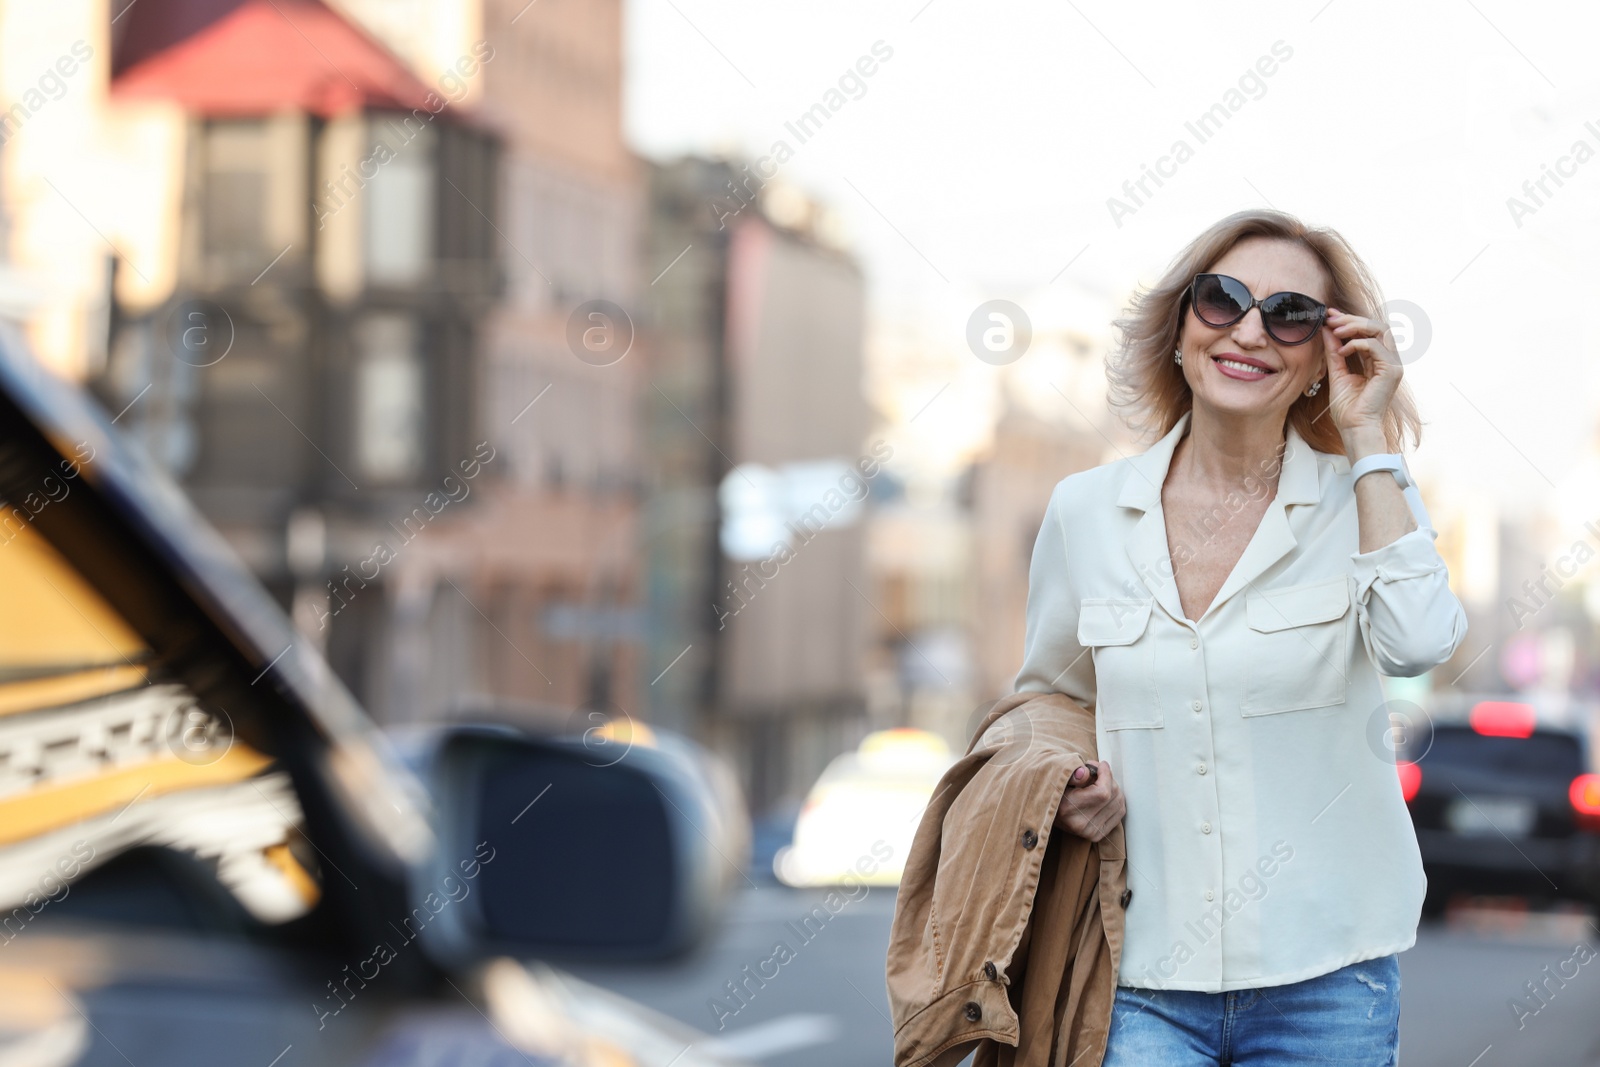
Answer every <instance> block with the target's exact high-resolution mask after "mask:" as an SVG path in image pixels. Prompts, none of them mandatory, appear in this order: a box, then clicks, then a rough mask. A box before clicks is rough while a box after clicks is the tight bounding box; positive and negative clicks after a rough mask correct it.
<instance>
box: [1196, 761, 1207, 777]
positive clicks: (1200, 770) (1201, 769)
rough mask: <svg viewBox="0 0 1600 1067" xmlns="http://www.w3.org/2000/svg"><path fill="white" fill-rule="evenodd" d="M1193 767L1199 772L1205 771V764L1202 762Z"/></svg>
mask: <svg viewBox="0 0 1600 1067" xmlns="http://www.w3.org/2000/svg"><path fill="white" fill-rule="evenodd" d="M1195 769H1196V770H1198V771H1199V772H1200V773H1201V774H1204V773H1206V765H1205V764H1204V763H1202V764H1200V766H1199V767H1197V768H1195Z"/></svg>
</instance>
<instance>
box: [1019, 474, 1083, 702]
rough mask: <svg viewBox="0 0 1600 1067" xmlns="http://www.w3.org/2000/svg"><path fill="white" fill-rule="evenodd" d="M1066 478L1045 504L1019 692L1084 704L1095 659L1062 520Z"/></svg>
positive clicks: (1031, 569) (1032, 572) (1031, 583)
mask: <svg viewBox="0 0 1600 1067" xmlns="http://www.w3.org/2000/svg"><path fill="white" fill-rule="evenodd" d="M1065 491H1066V482H1065V481H1063V482H1061V483H1059V484H1057V486H1056V488H1055V491H1054V492H1052V493H1051V494H1050V504H1049V506H1048V507H1046V508H1045V514H1044V522H1043V523H1042V524H1041V525H1040V527H1039V536H1038V537H1037V538H1036V539H1035V540H1034V543H1033V559H1032V561H1031V562H1030V563H1029V565H1028V611H1027V632H1026V635H1025V636H1024V638H1023V654H1022V670H1021V671H1020V672H1018V674H1017V680H1016V689H1017V691H1019V692H1024V691H1025V692H1036V693H1049V692H1057V693H1064V694H1066V695H1067V696H1068V697H1069V698H1071V699H1072V700H1075V701H1077V702H1078V703H1080V704H1082V705H1083V706H1084V707H1086V708H1088V707H1093V706H1094V701H1095V684H1094V660H1093V657H1091V656H1089V655H1088V654H1087V650H1086V649H1085V648H1083V646H1081V645H1079V644H1078V597H1077V594H1076V593H1075V592H1074V591H1073V588H1072V581H1071V577H1070V574H1069V572H1068V569H1067V539H1066V531H1065V529H1064V528H1063V526H1062V522H1063V521H1064V519H1065V518H1066V517H1067V515H1068V514H1069V511H1068V508H1067V506H1066V504H1065V500H1064V497H1065Z"/></svg>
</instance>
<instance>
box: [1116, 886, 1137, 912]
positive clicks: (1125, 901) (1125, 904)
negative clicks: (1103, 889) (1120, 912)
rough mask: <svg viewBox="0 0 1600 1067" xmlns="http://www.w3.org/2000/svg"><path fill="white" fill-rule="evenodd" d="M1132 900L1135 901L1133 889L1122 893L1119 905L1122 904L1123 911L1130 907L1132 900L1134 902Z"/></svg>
mask: <svg viewBox="0 0 1600 1067" xmlns="http://www.w3.org/2000/svg"><path fill="white" fill-rule="evenodd" d="M1132 899H1133V890H1132V889H1124V890H1123V891H1122V896H1120V897H1118V898H1117V903H1118V904H1121V905H1122V907H1123V909H1124V910H1126V909H1127V907H1128V902H1129V901H1130V900H1132Z"/></svg>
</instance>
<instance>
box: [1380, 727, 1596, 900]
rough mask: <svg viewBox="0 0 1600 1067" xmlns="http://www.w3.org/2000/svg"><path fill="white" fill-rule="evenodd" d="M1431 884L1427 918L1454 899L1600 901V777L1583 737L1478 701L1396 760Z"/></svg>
mask: <svg viewBox="0 0 1600 1067" xmlns="http://www.w3.org/2000/svg"><path fill="white" fill-rule="evenodd" d="M1396 756H1397V759H1396V764H1395V766H1396V771H1397V773H1398V774H1399V776H1400V785H1401V793H1402V795H1403V796H1404V797H1405V800H1406V805H1407V807H1408V808H1409V809H1410V811H1411V820H1412V825H1413V826H1414V827H1415V829H1416V834H1417V844H1418V847H1419V848H1420V850H1421V853H1422V863H1423V868H1424V870H1425V871H1426V873H1427V876H1428V890H1427V896H1426V898H1425V900H1424V904H1423V911H1424V914H1427V915H1431V916H1436V915H1439V914H1441V913H1442V912H1443V911H1444V910H1445V908H1446V905H1447V904H1448V902H1449V900H1450V898H1451V897H1452V895H1453V894H1455V893H1458V892H1464V893H1472V894H1515V895H1526V896H1529V897H1532V898H1535V899H1542V900H1578V901H1583V902H1586V903H1590V904H1596V903H1600V775H1597V774H1595V773H1593V768H1592V765H1591V764H1590V762H1589V760H1590V756H1589V751H1588V744H1587V739H1586V737H1585V736H1584V735H1583V734H1582V733H1580V732H1578V731H1575V730H1573V729H1570V728H1567V727H1564V726H1559V725H1554V724H1548V723H1545V722H1542V721H1541V719H1540V716H1539V715H1538V713H1537V711H1536V709H1535V707H1534V705H1532V704H1530V703H1527V702H1526V701H1522V700H1517V699H1514V698H1499V699H1487V700H1480V701H1477V702H1475V703H1474V704H1472V705H1471V708H1470V711H1469V712H1468V714H1467V716H1466V719H1465V721H1452V720H1449V719H1440V720H1436V721H1434V722H1433V723H1432V724H1431V727H1430V728H1424V729H1420V730H1413V731H1411V733H1410V735H1409V736H1408V737H1406V738H1405V739H1404V743H1403V744H1401V745H1400V746H1399V747H1398V749H1397V752H1396Z"/></svg>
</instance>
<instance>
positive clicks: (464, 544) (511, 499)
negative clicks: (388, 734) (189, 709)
mask: <svg viewBox="0 0 1600 1067" xmlns="http://www.w3.org/2000/svg"><path fill="white" fill-rule="evenodd" d="M337 6H338V7H339V8H340V9H341V10H343V11H345V12H346V13H348V14H349V15H350V16H351V17H352V18H356V19H359V20H360V21H361V23H362V25H363V26H365V27H366V28H367V29H368V30H369V31H371V32H372V33H374V34H375V35H377V36H379V37H381V38H382V39H383V40H384V42H385V43H386V44H388V45H389V47H391V48H392V49H394V50H395V51H396V52H398V53H399V54H401V55H403V56H405V57H407V59H408V60H409V61H410V62H411V63H412V65H413V66H414V67H415V68H416V69H417V70H419V71H423V72H427V73H428V75H429V76H430V77H431V78H432V79H433V80H435V81H436V82H437V83H438V84H439V85H441V86H443V87H445V89H454V88H455V87H457V86H459V87H460V90H459V91H460V93H461V95H462V96H463V98H464V101H465V102H466V103H467V104H469V105H470V106H471V107H472V110H473V114H474V115H476V116H478V117H479V118H480V119H481V120H482V121H483V122H485V123H487V124H489V125H490V126H491V127H492V128H493V129H494V130H495V131H496V134H497V136H498V138H499V142H500V145H501V153H500V173H499V176H498V190H499V192H498V195H497V197H495V198H494V199H495V202H496V203H497V204H498V205H499V211H498V213H497V214H496V215H495V230H494V236H493V242H494V254H495V257H496V259H497V261H498V263H499V264H500V270H501V273H502V275H503V276H504V278H505V279H506V282H505V289H504V298H503V300H502V301H501V302H500V303H499V304H498V305H497V306H496V307H495V308H494V309H493V310H492V311H490V312H489V314H488V315H487V316H486V317H485V318H484V320H483V323H482V334H481V338H482V356H481V359H482V362H481V365H480V367H479V369H478V377H477V380H476V383H475V386H474V387H475V390H476V392H475V398H476V411H477V423H476V425H477V434H478V439H483V440H488V441H490V442H492V444H493V446H494V447H495V449H496V458H495V459H494V460H493V461H492V462H491V463H490V464H489V465H488V468H489V469H488V472H487V475H486V478H485V480H484V482H485V484H484V486H483V488H482V492H481V495H480V496H478V497H477V498H476V501H475V502H476V504H477V507H476V508H475V509H473V510H470V511H465V512H463V515H462V516H461V521H459V522H457V523H453V524H451V525H449V526H446V527H442V528H441V529H440V531H439V533H440V536H439V537H437V538H434V539H433V541H432V542H431V543H430V544H429V545H428V550H427V551H426V552H423V553H418V554H417V555H416V557H415V558H413V559H411V560H403V561H401V567H400V579H399V580H400V582H401V588H400V590H399V595H398V598H397V602H396V611H395V619H396V622H397V625H398V626H399V627H400V630H399V632H398V633H397V637H396V644H395V646H394V658H393V659H392V661H391V663H390V669H389V670H388V672H387V674H386V678H387V680H388V682H389V684H390V686H391V689H390V692H389V695H388V696H387V698H386V699H384V700H382V701H380V702H379V703H380V707H381V708H382V709H384V713H385V714H386V715H388V716H389V717H392V718H396V719H411V718H416V717H419V716H422V715H425V714H427V713H428V711H429V709H434V708H439V707H442V706H445V705H447V704H464V703H465V704H476V705H478V706H479V707H481V706H483V705H484V704H486V703H487V704H493V705H496V706H498V707H499V708H501V709H502V710H503V711H509V712H511V713H512V714H514V715H517V716H520V717H523V718H525V719H529V720H539V721H544V722H552V721H554V722H560V723H571V722H574V721H580V720H581V721H583V722H584V723H585V725H593V724H594V723H595V722H597V721H600V720H602V719H612V718H625V717H627V716H643V717H646V718H649V717H651V715H652V712H651V709H650V707H649V706H648V705H647V703H646V694H647V691H648V687H647V686H646V685H645V684H644V680H643V679H642V678H641V673H642V670H643V664H644V639H643V634H644V629H645V617H644V611H643V599H644V588H645V574H644V566H643V565H642V562H641V559H640V553H639V547H638V540H639V536H640V533H639V519H638V514H639V506H640V505H639V500H640V480H641V468H642V461H641V458H640V441H639V435H638V431H637V412H638V405H639V402H640V397H639V394H640V390H641V383H642V382H643V381H644V373H645V367H646V362H647V358H648V355H647V351H648V350H647V345H646V344H645V338H643V337H640V336H638V331H637V329H636V326H635V323H634V321H633V320H634V318H635V317H636V316H637V313H638V302H639V300H640V296H639V292H640V289H641V282H640V280H639V273H640V269H641V268H640V263H639V258H640V254H641V246H642V233H643V221H644V207H643V199H644V190H643V180H644V179H643V175H642V169H641V166H640V164H639V161H638V160H637V158H636V157H635V156H634V155H633V154H632V152H631V151H630V150H629V148H628V146H627V144H626V142H625V140H624V138H623V132H622V76H623V39H622V30H623V27H622V4H621V2H620V0H569V2H565V3H560V4H535V5H529V4H528V3H527V0H515V2H505V3H502V2H497V0H404V2H394V0H338V3H337ZM474 59H477V60H478V62H477V63H474ZM474 66H476V67H477V70H476V71H475V72H473V71H472V70H471V68H472V67H474ZM657 669H659V668H657ZM653 676H654V672H651V674H650V675H649V676H648V677H653Z"/></svg>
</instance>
